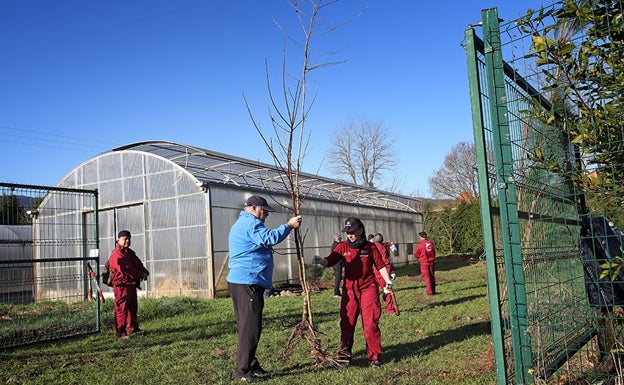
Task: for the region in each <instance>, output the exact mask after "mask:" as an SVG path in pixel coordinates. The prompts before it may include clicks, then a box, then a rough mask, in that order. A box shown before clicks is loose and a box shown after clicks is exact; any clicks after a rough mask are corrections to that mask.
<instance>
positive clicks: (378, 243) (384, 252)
mask: <svg viewBox="0 0 624 385" xmlns="http://www.w3.org/2000/svg"><path fill="white" fill-rule="evenodd" d="M371 242H373V244H374V245H375V247H377V250H379V254H381V259H383V261H384V263H385V264H386V270H387V271H388V275H389V276H390V280H392V281H394V279H395V278H396V274H394V271H393V269H392V263H391V262H390V254H389V253H388V249H387V247H386V244H385V243H384V241H383V235H381V233H377V234H375V235H374V236H373V238H372V240H371ZM373 271H374V272H375V280H376V281H377V285H379V287H380V288H382V289H383V288H384V286H385V285H386V280H385V279H384V278H383V277H382V276H381V274H379V270H377V268H374V270H373ZM383 299H384V301H385V302H386V314H394V305H393V304H392V299H391V298H390V296H386V295H385V293H384V294H383Z"/></svg>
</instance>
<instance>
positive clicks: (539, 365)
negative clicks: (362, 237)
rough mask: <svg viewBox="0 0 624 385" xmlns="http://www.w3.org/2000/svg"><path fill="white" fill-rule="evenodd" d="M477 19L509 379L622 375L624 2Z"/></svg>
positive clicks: (474, 75) (504, 366)
mask: <svg viewBox="0 0 624 385" xmlns="http://www.w3.org/2000/svg"><path fill="white" fill-rule="evenodd" d="M618 15H619V16H618ZM478 27H479V28H478V29H477V26H476V25H474V26H471V27H470V28H468V29H467V30H466V34H465V38H466V40H465V47H466V53H467V57H468V74H469V81H470V86H471V87H470V92H471V103H472V111H473V127H474V135H475V148H476V149H477V164H478V171H479V190H480V200H481V210H482V222H483V232H484V237H485V239H484V241H485V242H484V245H485V249H486V250H485V252H486V264H487V271H488V291H489V298H490V311H491V314H492V333H493V341H494V353H495V358H496V370H497V383H499V384H506V383H517V384H525V383H546V382H547V383H558V384H563V383H569V384H576V383H614V382H613V381H617V379H621V373H622V369H623V368H622V365H621V363H620V361H621V359H620V356H619V355H620V352H622V351H624V350H623V349H622V348H624V345H623V344H624V341H623V339H624V322H623V320H624V318H622V314H623V313H624V311H623V310H622V305H623V304H624V285H623V281H624V273H622V269H621V267H622V264H623V261H622V251H623V250H624V234H622V232H621V231H620V230H619V228H622V222H623V210H622V207H623V206H622V205H623V203H624V194H623V192H624V184H623V183H622V180H624V178H623V177H624V129H622V117H623V112H624V110H623V109H622V107H621V106H622V105H624V104H622V100H621V98H622V97H624V96H622V95H624V93H623V92H622V91H624V90H623V89H622V86H621V84H624V71H622V70H623V69H624V64H621V63H624V40H623V39H622V38H621V31H622V28H623V27H624V23H623V22H622V18H621V3H620V2H618V1H601V2H585V1H579V2H565V3H558V4H556V5H553V6H551V7H547V8H544V9H541V10H538V11H536V12H528V13H527V15H526V16H525V17H524V18H522V19H518V20H513V21H511V22H502V21H501V19H499V17H498V12H497V10H496V9H488V10H484V11H483V12H482V22H481V23H480V24H479V25H478ZM479 35H480V36H479Z"/></svg>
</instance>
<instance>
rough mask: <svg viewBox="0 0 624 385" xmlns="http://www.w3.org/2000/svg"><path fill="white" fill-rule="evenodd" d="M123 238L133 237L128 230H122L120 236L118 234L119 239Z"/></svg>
mask: <svg viewBox="0 0 624 385" xmlns="http://www.w3.org/2000/svg"><path fill="white" fill-rule="evenodd" d="M121 237H128V238H130V237H132V235H131V234H130V232H129V231H128V230H121V231H120V232H119V234H117V239H119V238H121Z"/></svg>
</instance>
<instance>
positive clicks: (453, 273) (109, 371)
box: [0, 257, 495, 385]
mask: <svg viewBox="0 0 624 385" xmlns="http://www.w3.org/2000/svg"><path fill="white" fill-rule="evenodd" d="M436 267H437V272H436V280H437V283H438V292H439V294H438V295H436V296H432V297H429V296H426V295H425V289H424V285H423V282H422V280H421V279H420V274H419V268H418V265H411V266H406V267H402V268H398V269H396V272H397V275H398V278H397V280H396V281H395V292H396V295H397V299H398V301H399V305H400V307H401V315H400V316H398V317H397V316H394V315H386V314H384V315H382V318H381V325H380V326H381V331H382V345H383V349H384V355H383V356H384V359H385V361H386V364H385V365H384V366H383V367H381V368H369V367H368V366H367V360H366V355H365V347H364V340H363V336H362V331H361V327H360V326H358V329H356V335H355V337H356V338H355V344H354V348H353V353H354V358H353V362H352V365H351V366H349V367H345V368H338V369H323V370H314V369H313V359H312V357H311V355H310V348H309V346H308V344H307V343H306V342H305V341H301V340H300V341H296V342H295V344H294V345H293V349H292V351H290V352H289V353H288V354H285V348H286V343H287V341H288V338H289V336H290V333H291V331H292V327H293V326H294V325H295V324H297V322H298V321H299V320H300V319H301V308H302V300H301V297H270V298H267V299H266V301H265V311H264V331H263V334H262V339H261V341H260V345H259V347H258V353H257V356H258V358H259V360H260V362H261V364H262V366H263V367H264V368H265V369H266V370H268V371H269V372H271V373H272V376H271V377H270V378H269V379H268V380H267V381H266V382H264V383H265V384H269V385H271V384H276V385H277V384H279V385H286V384H289V385H292V384H305V385H333V384H336V385H338V384H339V385H351V384H353V385H362V384H371V385H373V384H374V385H378V384H389V385H402V384H406V385H407V384H449V385H450V384H453V385H455V384H468V385H469V384H494V383H495V377H494V364H493V354H492V349H491V335H490V324H489V307H488V303H487V297H486V278H485V265H484V264H482V263H481V264H476V265H471V264H469V263H468V262H467V258H458V257H439V258H438V260H437V266H436ZM332 294H333V293H332V290H331V289H326V290H321V292H320V293H316V294H313V296H312V306H313V311H314V317H315V318H314V322H315V325H316V327H317V329H318V330H319V332H320V333H321V334H320V335H321V338H322V346H323V348H324V349H327V350H328V351H330V352H335V350H336V347H337V345H338V341H339V337H340V329H339V327H338V324H339V315H338V311H339V305H340V299H339V298H334V297H333V295H332ZM139 320H140V322H141V328H143V329H144V330H146V334H145V335H143V336H136V337H133V338H131V339H129V340H120V339H117V338H115V337H114V336H113V328H112V303H111V301H107V303H106V304H104V307H103V313H102V322H103V327H102V332H101V333H99V334H95V335H91V336H87V337H81V338H76V339H69V340H62V341H55V342H51V343H44V344H37V345H32V346H27V347H23V348H18V349H11V350H8V351H3V352H1V353H0V359H1V362H2V363H1V364H0V383H6V384H46V385H49V384H106V385H111V384H124V385H132V384H137V385H138V384H141V385H145V384H214V385H216V384H232V383H236V382H234V381H232V380H231V376H232V371H233V369H234V364H235V352H236V327H235V325H234V313H233V311H232V303H231V300H230V299H229V298H218V299H214V300H202V299H193V298H183V297H180V298H161V299H142V300H140V301H139ZM360 325H361V324H360Z"/></svg>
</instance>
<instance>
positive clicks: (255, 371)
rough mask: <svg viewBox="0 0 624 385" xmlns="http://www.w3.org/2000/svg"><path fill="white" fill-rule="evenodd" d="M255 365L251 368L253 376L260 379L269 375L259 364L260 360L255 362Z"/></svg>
mask: <svg viewBox="0 0 624 385" xmlns="http://www.w3.org/2000/svg"><path fill="white" fill-rule="evenodd" d="M254 361H255V363H254V364H253V365H252V366H251V369H250V371H251V374H253V375H254V376H258V377H262V376H265V375H267V374H269V372H267V371H266V370H264V369H263V368H262V366H260V364H259V363H258V360H254Z"/></svg>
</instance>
